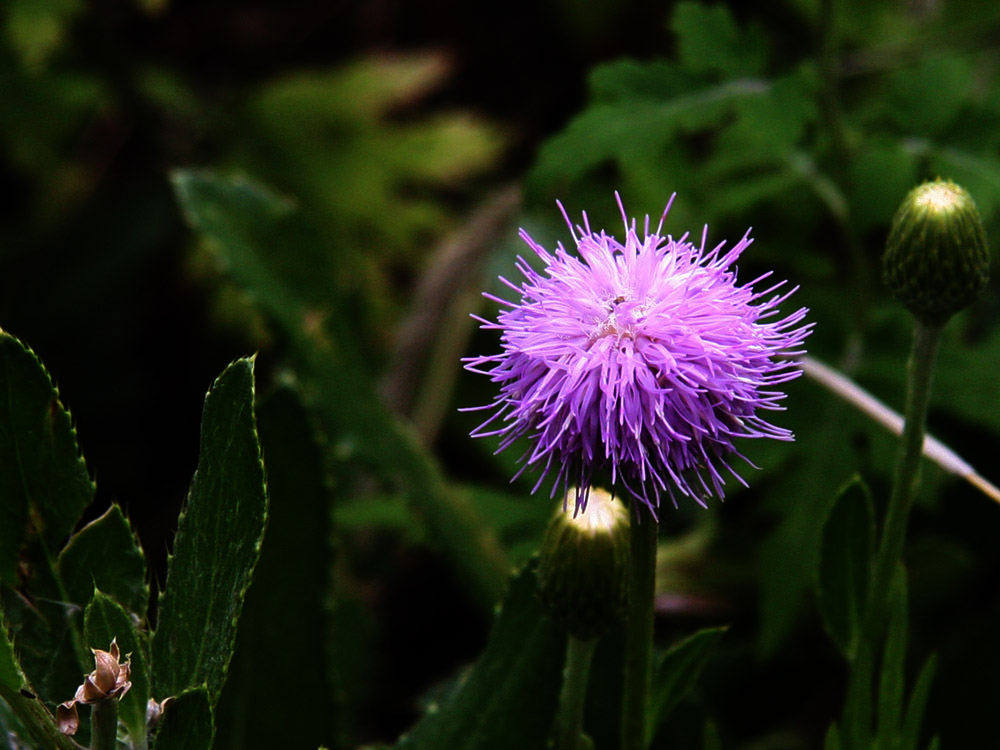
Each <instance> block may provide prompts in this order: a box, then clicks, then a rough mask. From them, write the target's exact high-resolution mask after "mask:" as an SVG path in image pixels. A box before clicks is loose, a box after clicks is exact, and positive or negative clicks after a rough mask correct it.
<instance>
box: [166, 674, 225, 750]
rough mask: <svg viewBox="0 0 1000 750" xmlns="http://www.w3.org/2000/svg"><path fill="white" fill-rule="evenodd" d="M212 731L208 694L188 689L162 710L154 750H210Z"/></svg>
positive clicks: (201, 688) (204, 689)
mask: <svg viewBox="0 0 1000 750" xmlns="http://www.w3.org/2000/svg"><path fill="white" fill-rule="evenodd" d="M214 731H215V730H214V728H213V722H212V702H211V696H210V695H209V691H208V690H207V689H206V688H203V687H200V688H194V689H192V690H187V691H185V692H183V693H181V694H180V695H178V696H176V697H175V698H174V699H173V700H171V701H170V703H169V704H167V706H166V708H165V709H164V711H163V715H162V716H161V717H160V726H159V729H158V730H157V732H156V741H155V742H154V743H153V750H209V748H211V747H212V737H213V735H214Z"/></svg>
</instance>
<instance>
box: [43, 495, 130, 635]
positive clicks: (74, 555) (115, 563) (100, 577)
mask: <svg viewBox="0 0 1000 750" xmlns="http://www.w3.org/2000/svg"><path fill="white" fill-rule="evenodd" d="M56 566H57V569H58V574H59V576H60V577H61V578H62V580H63V583H64V584H65V586H66V593H67V594H68V595H69V598H70V601H72V602H73V603H74V604H76V605H77V606H79V607H85V606H87V603H88V602H89V601H90V600H91V597H92V596H93V594H94V589H95V587H96V588H97V589H99V590H100V591H102V592H104V593H105V594H107V595H108V596H110V597H112V598H113V599H115V600H116V601H117V602H118V603H119V604H121V605H122V606H123V607H125V608H126V609H128V610H129V611H130V612H132V613H133V614H135V615H138V616H139V617H140V618H141V617H145V615H146V607H147V606H148V604H149V587H148V586H147V585H146V560H145V558H144V557H143V555H142V548H141V547H140V546H139V542H138V540H137V539H136V537H135V534H133V533H132V528H131V527H130V526H129V522H128V521H127V520H126V519H125V516H124V515H123V514H122V512H121V508H119V507H118V506H117V505H114V504H112V506H111V507H110V508H108V510H107V511H106V512H105V513H104V515H102V516H101V517H100V518H98V519H96V520H94V521H91V522H90V523H89V524H87V525H86V526H84V527H83V528H82V529H80V531H78V532H77V533H76V534H74V535H73V536H72V537H71V538H70V540H69V544H67V545H66V548H65V549H64V550H63V551H62V552H61V553H60V554H59V559H58V561H57V563H56Z"/></svg>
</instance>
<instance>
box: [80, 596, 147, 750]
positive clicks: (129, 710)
mask: <svg viewBox="0 0 1000 750" xmlns="http://www.w3.org/2000/svg"><path fill="white" fill-rule="evenodd" d="M83 632H84V635H85V636H86V638H87V644H88V645H89V646H90V648H92V649H101V650H103V651H107V650H108V648H109V647H110V645H111V641H112V639H114V640H115V641H117V643H118V649H119V651H120V652H121V654H122V658H123V659H124V658H125V657H126V656H128V658H129V661H130V664H131V667H130V670H131V672H130V674H131V676H130V678H129V679H130V680H131V682H132V687H131V688H130V689H129V691H128V692H127V693H126V694H125V695H124V696H123V697H122V699H121V701H120V702H119V707H118V715H119V717H120V718H121V720H122V722H123V723H124V724H125V726H126V727H127V728H128V732H129V734H130V735H131V736H132V739H133V746H134V747H145V744H146V704H147V703H148V701H149V664H148V660H147V656H146V652H147V649H148V645H147V643H146V640H145V638H144V636H143V634H142V633H140V632H139V631H138V630H136V627H135V624H134V622H133V621H132V616H131V615H130V614H129V613H128V612H127V611H126V610H125V609H124V608H123V607H122V606H121V605H120V604H119V603H118V602H116V601H115V600H114V599H112V598H110V597H109V596H106V595H105V594H104V593H103V592H101V591H99V590H98V591H95V592H94V595H93V598H92V600H91V602H90V604H89V605H88V606H87V611H86V613H85V615H84V625H83ZM140 743H141V744H140Z"/></svg>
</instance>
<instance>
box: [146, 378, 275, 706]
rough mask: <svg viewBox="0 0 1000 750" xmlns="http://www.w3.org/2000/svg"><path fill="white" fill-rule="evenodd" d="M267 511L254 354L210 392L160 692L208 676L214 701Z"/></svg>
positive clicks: (177, 557)
mask: <svg viewBox="0 0 1000 750" xmlns="http://www.w3.org/2000/svg"><path fill="white" fill-rule="evenodd" d="M266 517H267V496H266V493H265V488H264V471H263V465H262V463H261V456H260V445H259V443H258V442H257V428H256V423H255V418H254V377H253V361H252V360H250V359H240V360H237V361H236V362H234V363H233V364H231V365H230V366H229V367H227V368H226V370H225V371H224V372H223V373H222V374H221V375H220V376H219V378H218V379H217V380H216V381H215V383H214V384H213V385H212V388H211V390H210V391H209V392H208V395H207V396H206V397H205V409H204V412H203V415H202V422H201V452H200V455H199V457H198V469H197V471H196V472H195V475H194V479H193V480H192V481H191V489H190V492H189V494H188V499H187V506H186V508H185V510H184V513H183V515H182V516H181V519H180V521H179V523H178V529H177V538H176V541H175V543H174V554H173V556H172V557H171V558H170V562H169V565H168V568H167V583H166V588H165V591H164V593H163V596H162V598H161V600H160V610H159V623H158V625H157V628H156V632H155V634H154V637H153V646H152V662H153V679H154V695H156V696H157V697H158V698H160V699H163V698H165V697H167V696H169V695H178V694H179V693H181V692H182V691H183V690H185V689H187V688H190V687H195V686H199V685H205V686H206V688H207V690H208V695H209V697H210V698H211V703H212V705H214V703H215V701H216V700H217V699H218V697H219V692H220V691H221V690H222V685H223V684H224V683H225V680H226V669H227V667H228V665H229V659H230V656H231V654H232V649H233V639H234V638H235V635H236V625H237V620H238V619H239V616H240V611H241V609H242V607H243V598H244V596H245V594H246V590H247V587H248V586H249V585H250V580H251V577H252V575H253V570H254V566H255V565H256V564H257V559H258V556H259V555H260V545H261V540H262V538H263V535H264V526H265V522H266Z"/></svg>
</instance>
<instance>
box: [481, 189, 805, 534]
mask: <svg viewBox="0 0 1000 750" xmlns="http://www.w3.org/2000/svg"><path fill="white" fill-rule="evenodd" d="M616 198H618V206H619V209H620V210H621V212H622V219H623V221H624V223H625V231H626V235H625V242H624V243H622V242H619V241H618V240H617V239H615V238H614V237H611V236H609V235H607V234H606V233H605V232H603V231H601V232H600V233H597V232H594V231H593V230H591V228H590V225H589V222H588V220H587V215H586V213H584V214H583V226H578V227H576V231H574V230H573V225H572V223H571V222H570V220H569V217H568V216H567V215H566V211H565V209H563V207H562V204H561V203H560V204H558V205H559V209H560V211H562V213H563V217H564V218H565V219H566V223H567V224H568V225H569V226H570V231H571V232H572V234H573V239H574V241H575V242H576V246H577V253H578V256H579V257H577V255H573V254H571V253H569V252H567V251H566V249H565V248H564V247H563V246H562V244H561V243H560V244H558V245H557V246H556V250H555V252H554V253H550V252H549V251H548V250H546V249H545V248H543V247H541V246H540V245H539V244H538V243H536V242H535V241H534V240H532V239H531V237H530V236H528V234H527V232H525V231H524V230H521V238H522V239H523V240H524V241H525V242H526V243H527V245H528V246H529V247H530V248H531V249H532V250H533V251H534V252H535V254H536V255H537V256H538V257H539V258H540V259H541V261H542V262H543V264H544V268H543V269H542V271H541V272H538V271H535V270H534V269H533V268H532V267H531V266H530V265H528V263H526V262H525V261H524V259H523V258H521V257H518V259H517V267H518V269H519V270H520V271H521V273H522V274H523V275H524V277H525V280H524V282H523V283H522V284H521V285H520V286H518V285H516V284H513V283H511V282H510V281H508V280H507V279H505V278H503V277H501V278H500V280H501V281H502V282H503V283H504V284H506V285H507V286H509V287H510V288H511V289H513V290H514V291H515V292H517V293H518V294H519V295H520V298H521V299H520V301H518V302H510V301H507V300H504V299H501V298H498V297H494V296H493V295H490V294H486V295H485V296H486V297H488V298H489V299H492V300H493V301H495V302H497V303H499V304H500V305H501V306H502V307H503V308H504V309H502V310H501V312H500V314H499V316H498V317H497V321H496V322H495V323H493V322H491V321H488V320H484V319H482V318H478V317H477V319H478V320H479V321H480V322H481V323H482V324H483V325H482V327H483V328H484V329H495V330H499V331H501V332H502V335H501V341H502V346H503V351H502V352H501V353H500V354H495V355H490V356H482V357H470V358H467V359H466V365H465V367H466V369H468V370H471V371H472V372H478V373H481V374H484V375H488V376H490V379H491V380H492V381H493V382H494V383H497V384H498V385H499V386H500V393H499V395H498V396H497V397H496V399H494V401H493V403H491V404H487V405H486V406H482V407H478V408H480V409H491V410H493V414H492V416H490V418H489V419H487V420H486V422H484V423H483V424H482V425H480V426H479V427H478V428H477V429H476V430H474V431H473V433H472V435H473V437H485V436H487V435H499V436H500V437H501V440H500V447H499V449H498V452H499V451H502V450H505V449H506V448H508V447H509V446H510V445H511V444H513V443H514V442H515V441H516V440H518V439H519V438H521V437H522V436H527V438H528V440H529V444H530V445H529V448H528V450H527V452H526V453H525V454H524V455H523V456H522V457H521V461H522V463H523V465H522V466H521V468H520V470H519V471H518V472H517V474H516V475H515V477H514V478H515V479H516V478H517V477H518V476H520V475H521V473H522V472H524V471H525V469H527V468H528V467H536V468H537V467H540V469H541V472H540V473H541V476H540V477H539V479H538V482H537V483H536V484H535V487H534V489H533V490H532V492H535V491H536V490H537V489H538V487H539V486H540V485H541V484H542V482H543V480H544V479H545V477H546V476H548V475H549V474H551V473H554V475H555V483H554V485H553V488H552V495H553V496H555V494H556V492H557V491H558V490H559V489H560V488H562V489H563V491H564V492H567V493H568V489H569V487H570V486H571V485H573V486H575V487H576V508H577V510H584V509H585V508H586V503H587V496H588V493H589V490H590V486H591V483H592V481H593V477H594V474H595V472H596V471H599V470H602V469H605V468H609V469H610V472H611V481H612V485H614V486H617V485H618V484H619V483H620V484H621V485H622V486H624V487H625V489H626V490H627V491H628V493H629V494H630V495H632V496H633V497H635V498H638V499H639V500H641V501H642V502H643V503H645V504H646V505H647V506H648V507H649V509H650V511H651V512H652V513H653V516H654V517H655V516H656V512H657V508H659V505H660V498H661V494H662V493H663V492H666V493H667V495H669V497H670V498H671V500H672V501H673V503H674V505H675V506H676V504H677V500H676V496H675V490H678V491H680V493H681V494H682V495H687V496H690V497H693V498H694V499H695V500H696V501H697V502H698V503H699V504H701V505H704V504H705V499H707V498H708V497H711V496H712V495H716V496H718V497H720V498H721V497H722V496H723V484H724V482H725V480H724V478H723V471H725V472H728V473H729V474H732V476H734V477H735V478H736V480H737V481H739V482H740V483H741V484H744V485H746V483H745V482H744V481H743V479H742V478H741V477H740V476H739V475H738V474H737V473H736V472H735V471H734V470H733V468H732V467H731V466H730V463H729V461H730V456H738V457H740V458H741V459H743V460H744V461H746V462H747V463H748V464H750V465H751V466H753V464H752V463H750V461H749V460H748V459H746V458H745V457H744V456H742V455H741V454H740V452H739V451H738V450H737V449H736V446H735V445H734V439H735V438H740V437H751V438H759V437H768V438H775V439H777V440H792V439H793V436H792V433H791V432H790V431H788V430H786V429H784V428H781V427H777V426H775V425H773V424H771V423H770V422H768V421H767V420H765V419H764V418H763V417H762V416H761V412H764V411H778V410H781V409H782V407H781V405H780V402H781V400H782V399H783V398H784V394H783V393H782V392H781V391H779V390H775V389H774V388H775V386H778V385H780V384H781V383H785V382H787V381H789V380H792V379H794V378H796V377H798V376H799V375H801V374H802V373H801V370H800V369H799V368H798V366H797V364H796V362H795V361H794V360H793V359H790V358H791V357H794V356H796V355H799V354H802V353H803V351H802V350H801V349H800V347H801V345H802V342H803V341H804V340H805V338H806V336H808V335H809V333H810V330H811V328H812V324H811V323H810V324H803V319H804V318H805V315H806V313H807V310H806V309H805V308H800V309H799V310H797V311H795V312H794V313H792V314H791V315H789V316H787V317H784V318H780V317H779V313H778V306H779V305H780V304H781V303H782V302H784V301H785V300H786V299H787V298H788V297H789V296H790V295H791V294H792V293H793V292H794V291H795V289H791V290H788V291H784V292H779V291H778V290H779V289H780V288H781V287H783V286H784V284H785V282H780V283H778V284H774V285H772V286H770V287H769V288H767V289H765V290H764V291H759V292H758V291H754V289H753V287H754V285H755V284H758V283H759V282H761V281H763V280H764V279H766V278H767V277H768V276H770V275H771V274H770V272H769V273H766V274H764V275H763V276H760V277H759V278H757V279H755V280H753V281H751V282H750V283H748V284H744V285H743V286H738V285H737V283H736V269H735V268H732V266H733V264H734V263H735V262H736V260H737V258H739V256H740V254H741V253H742V252H743V251H744V250H745V249H746V248H747V247H748V246H749V245H750V243H751V242H752V240H751V239H750V237H749V231H748V232H747V234H746V235H744V236H743V239H741V240H740V241H739V242H738V243H737V244H736V245H735V246H733V247H732V248H730V249H729V250H724V246H725V243H724V242H723V243H721V244H719V245H717V246H716V247H715V248H713V249H711V250H706V249H705V240H706V236H707V232H708V228H707V227H705V230H704V231H703V233H702V239H701V245H700V246H699V247H696V246H695V245H693V244H692V243H691V242H689V241H688V239H687V238H688V235H687V234H685V235H684V236H682V237H681V238H680V239H676V240H675V239H674V238H673V237H671V236H670V235H666V236H663V235H661V234H660V232H661V230H662V228H663V220H664V219H665V218H666V215H667V212H668V211H669V210H670V203H672V202H673V197H671V199H670V203H668V204H667V207H666V208H665V209H664V212H663V216H662V217H661V219H660V224H659V226H657V228H656V231H655V232H654V233H652V234H650V231H649V217H648V216H647V217H646V222H645V227H644V231H643V237H641V238H640V237H639V235H638V233H637V231H636V223H635V220H632V221H631V223H630V222H629V219H628V217H627V215H626V214H625V209H624V207H623V206H622V202H621V199H620V198H619V197H618V196H617V193H616ZM484 368H488V369H484Z"/></svg>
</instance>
